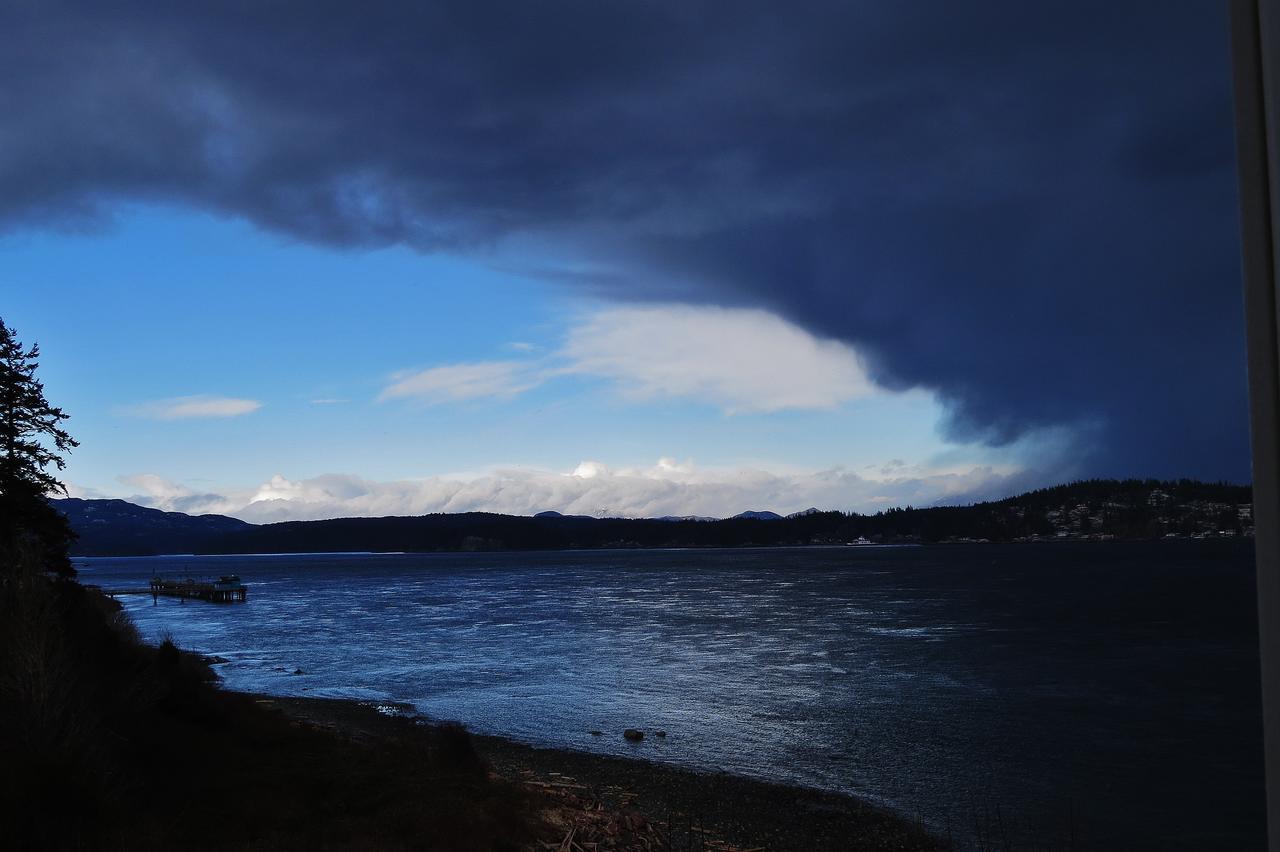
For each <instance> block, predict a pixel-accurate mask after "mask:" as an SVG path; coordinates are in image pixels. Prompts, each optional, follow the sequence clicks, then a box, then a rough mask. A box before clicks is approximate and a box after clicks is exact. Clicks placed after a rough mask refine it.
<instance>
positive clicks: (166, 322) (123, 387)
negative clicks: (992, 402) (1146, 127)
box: [0, 205, 1017, 517]
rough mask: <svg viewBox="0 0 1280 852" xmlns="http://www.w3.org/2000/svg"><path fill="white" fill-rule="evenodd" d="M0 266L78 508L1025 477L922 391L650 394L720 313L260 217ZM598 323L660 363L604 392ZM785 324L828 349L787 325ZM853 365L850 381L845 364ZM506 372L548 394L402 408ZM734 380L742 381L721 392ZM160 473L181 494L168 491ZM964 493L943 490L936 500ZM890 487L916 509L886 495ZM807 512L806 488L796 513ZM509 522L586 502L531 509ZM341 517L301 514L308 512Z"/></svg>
mask: <svg viewBox="0 0 1280 852" xmlns="http://www.w3.org/2000/svg"><path fill="white" fill-rule="evenodd" d="M0 250H2V252H3V255H2V256H3V277H4V280H5V281H6V282H7V283H6V288H7V289H8V292H7V293H6V297H5V311H6V320H7V321H8V322H10V324H12V325H13V326H14V327H15V328H17V329H18V330H19V333H20V334H21V335H22V337H23V338H24V339H25V340H35V341H39V342H40V344H41V346H42V348H43V350H44V357H43V362H42V367H41V373H42V375H43V377H44V380H45V383H46V386H47V392H48V395H49V396H50V398H51V399H52V400H54V401H55V402H56V403H57V404H59V405H61V406H63V407H64V408H65V409H67V411H68V412H70V413H71V415H72V420H71V425H72V427H73V430H74V433H75V435H76V436H77V437H78V438H79V440H80V441H81V443H82V446H81V448H80V449H79V450H77V451H76V452H75V453H74V455H73V456H72V457H71V459H70V464H69V466H68V468H67V470H66V473H65V478H66V480H67V481H68V482H69V483H70V484H71V485H72V486H73V489H74V490H75V491H76V493H85V494H91V495H110V496H124V497H134V496H141V497H144V498H146V499H149V500H150V501H151V502H155V503H157V504H158V505H161V504H163V505H168V504H166V503H165V501H166V500H167V499H168V500H172V499H173V498H175V497H177V498H189V497H190V496H192V495H209V496H210V498H211V499H210V500H209V501H208V505H207V506H206V505H204V504H200V505H199V506H197V508H212V509H222V510H225V511H237V510H238V509H239V508H240V507H239V506H237V505H236V504H237V503H238V502H243V498H239V499H237V498H236V497H235V496H234V495H236V494H239V493H242V492H245V491H247V490H253V489H255V487H256V486H259V485H260V484H261V483H264V482H267V481H269V480H270V479H271V477H273V476H282V477H284V478H286V479H288V480H290V481H305V480H310V479H313V478H315V477H321V476H323V475H326V474H340V475H347V476H354V477H359V478H360V479H361V480H364V481H367V482H369V483H380V482H387V481H398V480H422V479H430V478H432V477H440V476H454V477H458V478H468V479H469V478H482V477H485V476H493V475H494V471H495V470H507V469H520V470H523V471H525V472H528V473H529V474H530V475H536V476H563V475H565V474H571V473H572V472H573V471H574V470H576V469H578V467H579V465H580V464H581V463H582V462H594V463H597V464H599V465H602V466H604V468H607V469H608V470H610V471H626V472H631V473H637V472H639V471H641V470H646V469H650V468H653V466H654V465H656V464H657V462H658V461H659V459H669V460H674V461H675V462H676V463H677V464H678V465H680V466H685V467H688V466H691V468H692V469H693V470H695V471H697V476H698V477H707V478H709V479H710V480H712V481H716V482H719V481H722V480H723V478H724V477H726V476H729V477H732V476H735V475H740V474H741V473H742V472H743V471H767V472H772V473H774V474H775V475H780V476H784V477H786V476H791V475H804V474H808V473H812V472H819V471H829V470H831V469H835V468H842V469H845V470H847V471H850V472H853V473H856V474H858V475H859V476H865V477H873V478H877V479H883V478H884V475H883V474H881V473H879V472H877V471H879V469H880V468H882V467H883V465H885V464H886V463H888V462H894V463H895V465H898V466H901V465H905V466H907V468H909V469H904V470H903V475H905V478H907V479H908V480H915V479H918V478H921V477H924V478H927V477H929V476H931V475H935V474H937V473H940V472H954V471H956V470H965V469H966V468H973V467H976V466H982V465H987V464H995V465H997V466H998V469H999V471H1000V472H1004V473H1007V472H1009V471H1011V470H1013V469H1015V468H1016V467H1017V463H1016V459H1011V458H1009V455H1010V454H1008V453H1005V454H1000V455H996V454H993V453H992V452H991V451H985V450H980V449H978V448H968V451H967V452H965V451H964V448H961V450H960V451H959V452H957V449H956V448H955V447H953V446H949V445H947V444H946V443H944V442H943V441H942V440H941V439H940V437H939V435H938V432H937V429H936V425H937V420H938V417H939V408H938V406H937V404H936V403H935V401H934V400H933V399H932V398H931V396H930V395H929V394H927V393H924V392H921V391H914V392H911V393H890V392H887V391H883V390H877V389H874V388H870V389H869V392H868V393H867V394H865V395H858V396H855V397H854V398H851V399H845V400H843V401H837V402H832V401H831V400H840V398H841V395H842V394H844V393H846V392H847V390H848V389H847V388H844V387H843V386H842V385H841V382H846V383H847V381H849V380H850V379H849V377H847V376H844V377H837V378H835V379H832V380H831V381H830V382H828V378H827V377H826V376H823V375H817V376H809V377H806V379H805V381H807V382H809V383H810V384H812V388H806V389H805V390H804V391H803V392H802V393H801V394H800V396H798V397H795V398H783V399H781V400H780V401H779V402H778V403H777V404H778V405H779V406H780V407H779V408H777V409H776V410H752V409H753V406H754V405H755V392H754V383H755V381H756V378H755V376H754V375H753V370H752V368H750V367H748V368H747V369H745V370H744V371H742V372H741V373H740V374H737V375H723V374H717V375H713V376H711V377H710V378H708V379H706V380H705V381H704V382H703V384H701V385H699V386H698V387H695V388H686V387H683V386H681V381H680V380H679V378H678V377H677V379H675V380H673V379H672V377H671V376H670V375H666V374H662V375H657V376H645V375H643V371H644V369H645V368H646V366H652V364H653V362H654V361H660V360H661V357H662V356H661V355H660V353H659V352H658V351H657V350H658V349H661V348H669V347H671V346H675V345H676V343H675V342H674V341H672V340H667V339H664V338H663V337H662V332H661V331H660V329H661V328H662V327H664V326H668V325H672V324H674V325H677V326H680V323H678V322H677V323H672V322H671V320H670V317H671V316H672V315H673V312H674V314H680V313H681V312H684V314H685V315H687V321H686V323H685V324H684V325H683V326H681V327H680V328H678V329H676V330H675V331H673V332H672V333H673V334H677V335H686V336H689V335H692V336H701V335H702V333H703V329H706V331H707V333H708V334H715V333H717V332H716V326H717V324H716V321H715V320H708V319H706V318H705V317H704V314H703V313H702V312H703V311H706V310H714V309H709V308H705V307H702V308H698V307H688V306H678V305H673V304H671V303H660V304H657V305H654V304H645V305H630V306H619V305H617V304H613V303H608V302H602V301H599V300H592V299H589V298H583V297H582V296H580V295H578V294H577V293H575V292H574V291H573V290H572V289H570V288H567V287H564V286H562V285H557V284H555V283H548V281H546V280H545V279H539V278H536V277H531V276H521V275H519V274H516V273H514V272H511V271H506V270H504V268H503V264H502V263H501V262H500V261H499V260H498V259H497V258H495V257H493V256H489V255H486V254H484V253H478V254H477V255H475V256H471V257H456V256H449V255H442V254H424V253H419V252H415V251H412V250H409V249H405V248H387V249H381V250H360V249H335V248H327V247H322V246H315V245H310V244H305V243H301V242H298V241H296V240H288V239H284V238H281V237H279V236H277V235H274V234H270V233H265V232H263V231H261V230H259V229H257V228H255V227H253V226H252V225H249V224H247V223H244V222H242V221H235V220H231V219H225V218H217V217H214V216H211V215H208V214H202V213H198V212H194V211H190V210H184V209H180V208H175V207H168V206H166V207H159V206H150V207H148V206H137V205H134V206H130V207H127V208H123V209H121V210H120V211H119V212H118V213H117V214H116V215H115V217H114V219H113V220H112V221H110V222H108V223H103V224H101V225H99V226H98V227H95V228H93V229H91V230H88V231H84V232H65V231H63V232H57V231H25V232H20V233H14V234H10V235H8V236H7V237H5V238H4V240H3V242H2V243H0ZM720 313H723V312H720ZM738 315H739V314H736V313H734V312H729V316H731V317H733V316H738ZM746 315H748V316H754V317H757V318H759V317H760V316H762V315H760V314H759V313H756V314H751V313H747V314H746ZM600 317H612V318H613V320H612V321H613V322H614V323H615V325H613V326H610V327H608V328H607V329H604V330H603V332H604V333H605V334H607V335H611V336H613V337H615V338H616V337H617V336H618V335H619V334H620V333H622V331H621V330H620V328H619V327H617V323H621V324H622V325H623V326H626V327H628V328H629V327H631V326H632V325H635V320H636V318H637V317H639V318H640V319H641V323H640V325H641V327H640V328H639V329H637V330H636V332H635V333H636V334H639V335H641V341H640V345H638V346H633V347H632V348H629V349H627V348H624V349H623V350H622V351H619V352H609V353H607V355H608V357H609V358H610V359H612V360H611V361H610V367H609V372H608V374H606V375H601V374H592V373H588V374H579V373H575V372H572V371H571V369H572V368H570V369H569V370H566V365H565V358H564V356H563V354H562V352H563V349H564V347H565V345H566V341H567V340H568V339H569V338H570V337H571V336H573V334H574V333H575V330H577V331H578V332H579V333H580V332H581V330H582V329H583V328H588V327H590V326H591V324H592V323H593V322H597V323H598V322H599V319H600ZM730 325H731V326H732V325H733V323H730ZM766 326H768V327H775V326H776V327H778V328H784V327H785V328H787V329H788V333H789V334H791V335H794V340H800V341H804V340H806V339H812V338H811V337H810V336H809V335H808V334H807V333H806V332H803V331H801V330H799V329H798V328H794V327H791V326H788V325H787V324H786V323H784V321H782V320H779V319H776V318H775V319H771V320H767V321H766ZM755 331H756V329H755V328H754V327H748V328H745V329H736V328H730V329H729V331H728V334H729V335H730V337H733V338H735V339H737V338H741V336H742V335H743V334H746V335H747V336H748V339H750V340H751V344H750V345H751V346H752V347H755V346H766V347H767V346H769V345H771V341H772V337H771V336H770V335H764V336H763V339H762V338H761V337H760V336H753V335H754V332H755ZM579 336H580V335H579ZM597 342H598V341H597ZM646 342H647V343H646ZM790 342H794V341H793V340H792V338H787V340H786V341H784V345H785V344H786V343H790ZM708 345H711V344H708ZM827 345H828V346H831V347H838V348H839V349H841V350H844V351H845V352H850V353H851V352H852V350H848V349H847V347H844V346H843V345H841V344H834V343H830V342H828V343H827ZM677 348H678V347H677ZM679 357H683V356H678V357H677V360H676V361H675V362H674V363H672V364H670V365H667V367H668V368H669V369H671V370H674V371H675V372H676V373H677V374H686V375H687V374H688V373H689V372H694V373H696V372H697V364H695V363H690V364H688V365H687V369H686V368H685V365H683V362H680V361H679ZM690 357H693V358H697V357H698V353H696V352H695V353H690ZM766 357H767V358H768V359H769V360H774V359H783V360H785V359H786V358H787V357H789V356H788V355H787V353H785V352H776V353H773V352H771V353H767V355H766ZM630 362H634V365H632V364H630ZM835 363H837V365H840V364H844V365H845V366H847V363H846V361H844V360H842V359H840V358H837V359H835ZM493 364H499V365H506V366H504V367H503V369H507V367H508V366H509V367H510V368H511V369H514V370H516V371H523V372H524V373H533V374H537V377H536V378H535V379H534V380H533V381H536V382H537V385H536V386H534V387H529V388H528V389H524V390H519V389H518V388H519V387H523V386H524V385H525V384H528V382H529V381H530V380H529V379H528V378H525V379H522V380H520V381H517V382H516V385H517V389H516V390H511V389H508V388H506V387H505V386H501V387H496V388H481V389H479V391H473V390H471V389H466V388H464V389H463V391H462V393H461V396H459V397H454V396H451V395H450V394H449V392H448V391H447V390H446V391H445V392H444V395H443V396H442V395H441V393H438V392H437V393H414V392H409V393H406V394H404V395H402V396H396V397H391V398H383V397H384V395H385V392H386V391H387V389H388V388H391V387H394V386H395V385H396V384H397V381H398V380H399V381H402V380H403V379H404V377H405V376H406V375H408V376H411V377H412V376H421V375H423V374H424V373H430V372H431V371H438V369H439V368H441V367H444V368H446V369H453V368H455V367H457V366H458V365H466V366H477V365H479V366H480V367H481V368H483V367H484V366H485V365H493ZM814 364H815V366H816V367H817V368H818V369H819V370H822V369H825V368H826V367H827V365H828V362H827V361H825V360H823V359H822V358H821V357H819V358H818V360H816V361H815V362H814ZM633 367H634V369H635V370H639V371H640V374H641V378H640V379H639V380H638V381H639V382H640V383H641V386H640V387H639V388H637V379H636V378H635V376H634V375H632V370H633ZM542 374H550V375H542ZM852 380H854V381H856V380H857V377H854V378H853V379H852ZM707 381H709V382H711V384H710V385H707V384H706V382H707ZM725 382H742V383H744V384H743V385H742V386H741V387H737V386H735V388H734V389H731V390H730V391H728V392H724V393H721V392H719V391H717V388H718V387H720V386H721V385H723V384H724V383H725ZM828 384H830V392H829V393H828ZM454 390H455V391H456V390H457V389H456V388H455V389H454ZM473 393H474V395H472V394H473ZM764 393H766V394H768V393H774V394H776V393H778V389H777V388H776V387H772V389H771V390H766V391H764ZM189 397H198V398H200V399H198V400H197V402H201V403H204V405H203V407H202V406H201V405H196V406H194V407H191V406H188V409H187V410H188V411H189V412H190V413H191V414H192V416H183V417H174V418H171V419H170V418H166V417H165V413H166V410H167V409H166V408H165V407H166V406H169V407H170V408H172V406H173V405H181V400H184V399H186V398H189ZM175 401H177V402H175ZM234 401H239V403H240V404H239V407H238V408H237V405H236V404H235V402H234ZM765 404H766V405H769V404H771V403H768V402H767V401H766V403H765ZM219 406H221V407H219ZM224 409H225V412H224ZM239 409H243V411H240V410H239ZM224 413H225V414H226V415H227V416H214V415H218V414H224ZM1001 456H1003V457H1001ZM869 468H872V469H874V470H869ZM140 475H149V476H151V477H153V478H155V479H156V480H163V481H164V482H165V483H166V484H167V486H171V488H170V489H169V490H165V488H157V487H153V488H151V490H150V491H148V490H147V489H146V488H144V487H141V486H139V484H138V483H139V480H137V479H136V478H137V477H139V476H140ZM898 478H900V477H898ZM148 481H154V480H148ZM699 481H701V480H699ZM965 482H966V485H967V484H972V483H970V482H969V481H968V480H966V481H965ZM370 487H376V486H370ZM913 487H915V486H913ZM955 487H956V486H955V484H954V483H950V484H943V483H939V484H938V486H937V487H936V489H935V490H936V494H935V495H934V496H942V495H944V494H946V493H947V488H955ZM877 490H888V492H889V495H891V496H897V495H898V494H899V492H898V491H897V490H895V489H892V488H890V489H884V488H881V489H876V488H871V489H870V491H877ZM926 490H927V489H926ZM848 491H849V493H848V494H847V495H846V496H845V498H844V500H845V504H844V505H842V506H841V507H842V508H853V507H855V506H856V507H858V508H864V509H865V508H868V507H869V505H870V504H869V503H868V500H867V498H869V497H871V498H874V497H876V496H878V495H876V494H872V493H868V490H867V489H865V488H855V489H849V490H848ZM213 496H218V497H224V498H226V499H225V500H223V501H222V502H219V501H218V500H216V499H212V497H213ZM736 496H740V497H741V499H743V500H746V501H747V502H748V503H750V505H751V506H756V505H757V503H754V502H751V498H753V497H756V496H757V495H755V494H752V493H751V492H750V489H745V491H743V492H732V493H731V495H726V499H733V497H736ZM770 496H771V495H770V493H769V492H767V491H766V492H765V493H761V494H759V495H758V499H760V500H766V499H768V497H770ZM804 496H807V492H805V491H804V490H803V489H801V491H800V492H799V493H797V494H796V499H802V498H803V497H804ZM813 496H814V498H815V499H816V498H818V497H820V496H826V497H828V499H830V497H831V496H832V495H831V494H829V493H828V492H826V491H821V492H817V493H814V494H813ZM529 499H532V498H529ZM682 499H683V502H682ZM608 502H613V503H616V504H618V505H617V508H613V507H600V508H610V509H611V510H612V511H615V512H618V513H626V512H628V511H630V510H633V508H634V507H631V506H629V505H627V501H626V499H625V495H624V494H620V495H619V496H617V497H613V498H612V499H610V500H609V501H608ZM873 502H874V501H873ZM686 503H687V504H688V505H686ZM187 505H188V507H189V508H190V507H192V506H195V504H193V503H188V504H187ZM759 505H763V504H759ZM806 505H807V504H806ZM275 508H276V509H277V510H280V511H281V512H282V514H272V515H271V517H284V516H287V515H289V514H290V513H289V512H288V511H285V510H284V509H283V507H279V506H277V507H275ZM409 508H411V507H406V510H408V509H409ZM471 508H489V507H488V506H484V505H475V506H472V507H471ZM492 508H499V509H504V510H508V511H520V510H525V509H527V510H529V511H538V510H541V509H543V508H553V509H566V508H569V507H568V506H566V505H547V506H543V505H540V504H537V503H529V502H527V501H526V503H524V504H521V503H520V502H519V500H516V501H515V502H513V503H510V504H507V503H501V502H500V503H499V504H498V505H495V506H493V507H492ZM664 508H665V509H666V510H669V512H670V513H685V512H686V511H688V512H693V511H695V510H699V509H701V510H702V511H716V513H717V514H723V513H731V512H732V511H739V510H741V509H745V508H749V506H748V505H747V504H746V503H744V504H742V505H741V506H738V505H736V504H734V505H730V504H727V503H725V504H721V503H717V502H715V501H710V502H708V501H700V500H692V501H690V500H688V499H687V498H678V497H673V498H672V499H671V500H670V505H669V506H665V505H664ZM775 508H777V509H779V510H792V511H793V510H796V509H799V508H805V506H800V505H785V506H777V507H775ZM340 509H341V507H340V506H328V505H326V506H324V507H312V509H311V510H309V509H306V508H301V507H299V508H298V514H300V515H306V514H307V513H308V511H313V510H314V511H319V512H321V513H324V512H331V511H336V510H340ZM240 514H247V515H248V516H251V517H252V516H254V513H253V512H248V513H245V512H243V511H241V512H240Z"/></svg>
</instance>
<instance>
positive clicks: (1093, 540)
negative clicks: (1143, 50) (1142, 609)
mask: <svg viewBox="0 0 1280 852" xmlns="http://www.w3.org/2000/svg"><path fill="white" fill-rule="evenodd" d="M1192 541H1195V542H1219V543H1221V542H1228V541H1253V536H1252V535H1239V536H1212V537H1204V538H1196V537H1193V536H1176V537H1174V536H1165V537H1162V538H1099V537H1089V538H1036V539H1020V540H1017V541H989V540H980V539H967V540H965V539H957V540H954V541H927V542H894V543H887V544H742V545H706V546H689V547H564V548H547V549H534V548H520V549H516V548H513V549H510V550H385V551H384V550H299V551H289V552H287V553H285V552H282V553H238V552H227V553H118V554H72V556H71V558H72V559H73V560H108V559H210V558H220V557H253V558H274V557H288V556H486V555H487V556H493V555H495V554H503V553H507V554H520V553H539V554H545V553H608V552H620V553H634V552H636V551H643V552H649V553H663V552H668V553H679V552H681V551H690V552H703V551H713V550H851V551H870V550H890V549H901V548H914V547H957V546H973V545H1000V546H1003V545H1020V544H1029V545H1041V544H1142V543H1146V544H1159V543H1162V542H1170V543H1172V542H1178V543H1185V542H1192Z"/></svg>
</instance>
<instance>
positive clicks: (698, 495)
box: [121, 459, 1020, 523]
mask: <svg viewBox="0 0 1280 852" xmlns="http://www.w3.org/2000/svg"><path fill="white" fill-rule="evenodd" d="M1019 476H1020V472H1019V471H1016V470H1009V469H997V468H993V467H988V466H978V467H970V468H963V469H953V470H926V469H920V468H914V467H909V466H892V467H889V468H881V467H879V466H875V467H868V468H865V469H863V470H861V471H860V472H859V471H853V470H849V469H846V468H838V467H837V468H831V469H829V470H820V471H787V470H764V469H747V468H740V469H701V468H698V467H697V466H695V465H693V464H691V463H687V462H686V463H683V464H682V463H677V462H675V461H673V460H671V459H661V460H659V462H658V463H657V464H655V465H653V466H652V467H636V468H620V469H616V470H615V469H612V468H610V467H608V466H606V465H604V464H601V463H599V462H594V461H584V462H583V463H581V464H579V465H578V466H577V468H576V469H575V470H574V471H573V472H572V473H561V472H556V471H548V470H536V469H527V468H526V469H504V470H494V471H490V472H488V473H485V474H482V475H479V476H473V477H467V478H462V477H447V476H438V477H430V478H427V479H416V480H404V481H397V482H374V481H370V480H367V479H362V478H360V477H358V476H352V475H347V474H326V475H323V476H317V477H315V478H312V479H303V480H291V479H287V478H285V477H284V476H280V475H277V476H273V477H272V478H271V479H270V480H269V481H267V482H264V483H262V484H261V485H259V486H257V487H255V488H245V489H237V490H233V491H230V492H227V493H225V494H210V493H200V492H197V491H195V490H193V489H189V488H186V487H185V486H182V485H180V484H176V483H173V482H169V481H167V480H165V479H163V478H161V477H159V476H156V475H154V474H142V475H138V476H131V477H122V478H121V482H122V483H124V484H126V485H129V486H131V487H133V488H136V489H140V491H141V493H139V494H135V495H133V496H131V497H128V498H127V499H129V500H132V501H133V502H136V503H140V504H142V505H149V506H154V507H155V508H159V509H165V510H167V511H179V512H187V513H189V514H201V513H216V514H223V515H232V516H234V517H238V518H243V519H244V520H247V521H253V522H255V523H267V522H272V521H285V520H308V519H318V518H335V517H380V516H384V515H423V514H429V513H432V512H469V511H486V512H502V513H505V514H512V515H532V514H535V513H537V512H541V511H545V510H555V511H559V512H564V513H565V514H583V515H601V514H607V515H609V516H612V517H633V518H634V517H640V518H643V517H659V516H663V515H705V516H711V517H726V516H729V515H734V514H737V513H738V512H741V511H744V510H746V509H759V510H763V509H770V510H773V511H776V512H779V513H783V514H785V513H789V512H795V511H800V510H802V509H807V508H809V507H811V506H817V507H819V508H823V509H842V510H846V511H848V510H854V511H860V512H874V511H876V510H878V509H882V508H885V507H887V506H894V505H916V506H924V505H931V504H934V503H937V502H940V501H941V502H946V501H949V500H955V499H960V498H969V497H971V496H975V495H981V496H988V495H998V494H1004V493H1008V492H1009V491H1010V490H1012V489H1013V488H1014V486H1015V484H1017V483H1016V482H1015V480H1016V479H1017V478H1018V477H1019Z"/></svg>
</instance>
